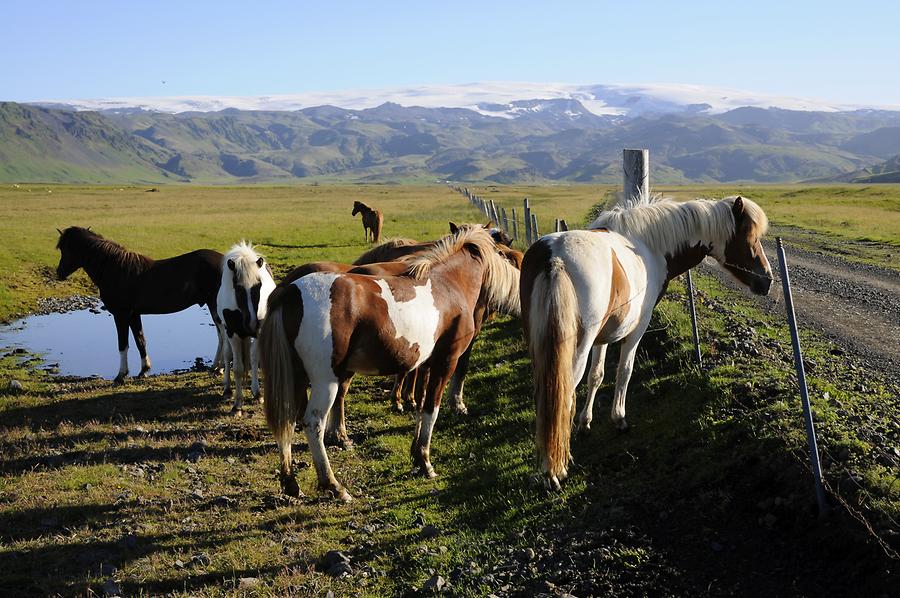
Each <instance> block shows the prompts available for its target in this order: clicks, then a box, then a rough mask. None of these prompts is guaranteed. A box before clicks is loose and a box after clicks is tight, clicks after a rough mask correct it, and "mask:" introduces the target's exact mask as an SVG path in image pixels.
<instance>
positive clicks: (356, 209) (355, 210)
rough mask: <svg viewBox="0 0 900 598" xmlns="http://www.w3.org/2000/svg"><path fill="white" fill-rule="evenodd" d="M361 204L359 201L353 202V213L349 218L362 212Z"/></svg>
mask: <svg viewBox="0 0 900 598" xmlns="http://www.w3.org/2000/svg"><path fill="white" fill-rule="evenodd" d="M362 209H363V204H362V202H360V201H354V202H353V212H352V213H351V214H350V215H351V216H356V215H357V214H359V213H360V212H362Z"/></svg>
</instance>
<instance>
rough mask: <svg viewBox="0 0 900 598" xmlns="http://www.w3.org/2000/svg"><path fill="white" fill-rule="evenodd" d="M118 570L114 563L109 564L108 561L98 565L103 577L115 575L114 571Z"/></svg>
mask: <svg viewBox="0 0 900 598" xmlns="http://www.w3.org/2000/svg"><path fill="white" fill-rule="evenodd" d="M118 570H119V568H118V567H116V566H115V565H111V564H109V563H103V564H101V565H100V575H103V576H104V577H107V576H110V577H111V576H113V575H115V574H116V571H118Z"/></svg>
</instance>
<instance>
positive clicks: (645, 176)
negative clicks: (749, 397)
mask: <svg viewBox="0 0 900 598" xmlns="http://www.w3.org/2000/svg"><path fill="white" fill-rule="evenodd" d="M622 164H623V196H624V199H625V200H626V201H628V200H634V199H641V200H646V199H649V197H650V150H647V149H625V150H623V152H622ZM456 190H457V191H459V192H460V193H462V194H463V195H465V196H466V198H467V199H468V200H469V201H470V202H471V203H472V205H474V206H475V207H476V208H478V209H479V210H481V212H482V213H483V214H484V215H485V217H487V218H489V219H490V220H492V221H493V222H494V223H495V224H496V225H497V226H499V227H501V228H503V230H504V231H505V232H506V234H508V235H511V236H512V238H513V239H514V240H517V241H518V242H519V243H520V244H521V245H523V246H524V247H525V248H526V249H527V248H528V247H529V246H531V244H532V243H534V242H535V241H537V240H538V239H539V238H540V236H541V235H540V230H539V229H538V220H537V216H536V215H535V214H534V212H532V210H531V204H530V203H529V201H528V198H527V197H526V198H525V199H524V200H523V201H522V204H523V205H522V208H523V211H524V214H523V224H524V233H525V238H524V242H523V240H522V239H520V237H519V226H518V224H519V219H518V216H517V214H516V209H515V208H512V218H511V219H510V218H508V217H507V213H506V209H505V208H503V207H500V208H497V206H496V204H495V203H494V201H493V200H485V199H484V198H482V197H479V196H478V195H475V194H474V193H472V192H470V191H469V189H468V188H467V187H466V188H460V187H457V188H456ZM510 225H511V227H512V229H511V230H510ZM553 229H554V232H559V231H567V230H569V225H568V224H567V223H566V221H565V220H561V219H559V218H556V219H555V220H554V227H553ZM776 241H777V251H778V262H779V266H780V269H781V283H782V286H783V290H784V298H785V310H786V312H787V320H788V327H789V328H790V332H791V345H792V347H793V353H794V367H795V369H796V371H797V380H798V384H799V389H800V401H801V404H802V407H803V419H804V423H805V426H806V437H807V443H808V445H809V453H810V461H811V465H812V474H813V481H814V485H815V494H816V500H817V502H818V505H819V515H820V516H824V515H825V514H827V513H828V512H829V510H830V508H829V506H828V502H827V501H826V498H825V491H824V487H823V484H822V468H821V465H820V461H819V449H818V446H817V443H816V431H815V425H814V423H813V418H812V410H811V408H810V402H809V390H808V388H807V385H806V372H805V371H804V367H803V353H802V350H801V348H800V336H799V334H798V331H797V319H796V315H795V313H794V302H793V298H792V295H791V286H790V276H789V274H788V266H787V258H786V256H785V252H784V245H783V243H782V240H781V237H778V238H777V240H776ZM685 278H686V281H685V282H686V286H687V296H688V310H689V312H690V315H691V333H692V337H693V343H694V351H693V359H694V362H695V363H696V365H697V367H698V368H702V365H703V357H702V355H701V352H700V332H699V326H698V324H697V310H696V306H695V301H694V295H695V291H694V280H693V277H692V275H691V271H690V270H688V271H687V273H686V274H685Z"/></svg>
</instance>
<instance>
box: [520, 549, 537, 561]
mask: <svg viewBox="0 0 900 598" xmlns="http://www.w3.org/2000/svg"><path fill="white" fill-rule="evenodd" d="M534 557H535V554H534V549H533V548H523V549H522V550H520V551H519V560H520V561H522V562H524V563H530V562H531V561H533V560H534Z"/></svg>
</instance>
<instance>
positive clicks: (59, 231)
mask: <svg viewBox="0 0 900 598" xmlns="http://www.w3.org/2000/svg"><path fill="white" fill-rule="evenodd" d="M56 232H58V233H59V234H60V236H61V235H62V231H61V230H59V229H58V228H57V229H56Z"/></svg>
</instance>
